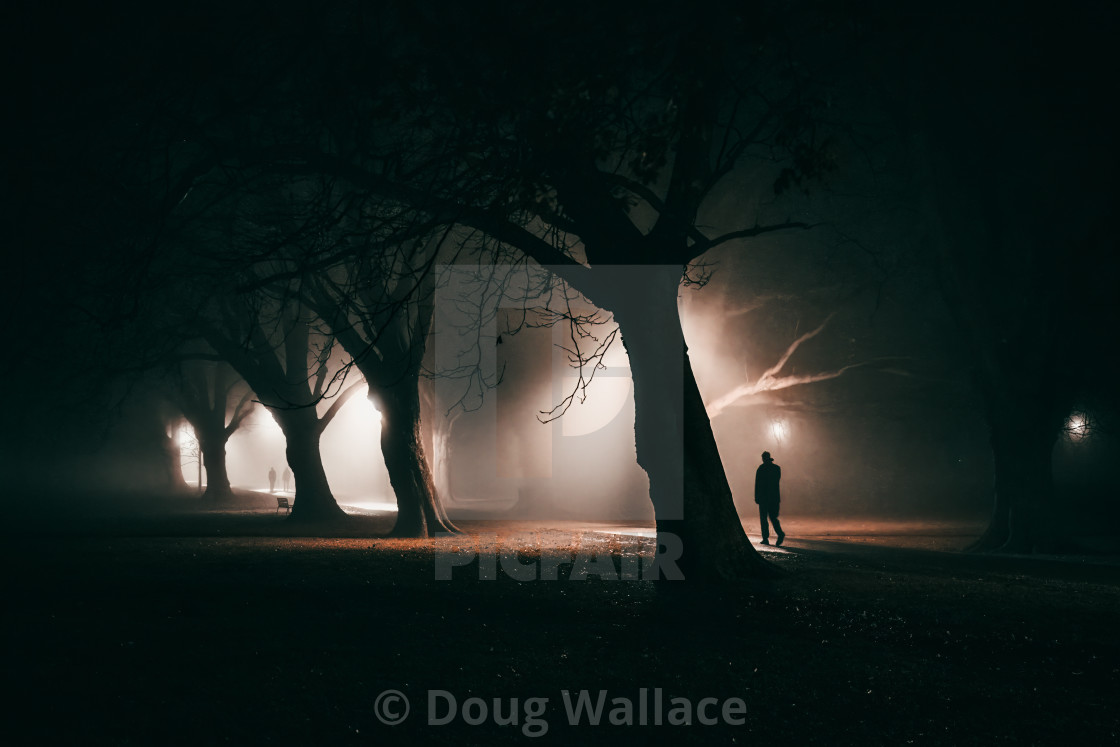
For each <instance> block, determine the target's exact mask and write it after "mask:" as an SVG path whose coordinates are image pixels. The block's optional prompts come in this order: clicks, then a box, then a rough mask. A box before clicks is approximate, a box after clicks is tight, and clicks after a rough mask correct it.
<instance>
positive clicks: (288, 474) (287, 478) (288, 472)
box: [284, 467, 292, 493]
mask: <svg viewBox="0 0 1120 747" xmlns="http://www.w3.org/2000/svg"><path fill="white" fill-rule="evenodd" d="M291 484H292V469H291V468H290V467H285V468H284V492H285V493H286V492H288V486H289V485H291Z"/></svg>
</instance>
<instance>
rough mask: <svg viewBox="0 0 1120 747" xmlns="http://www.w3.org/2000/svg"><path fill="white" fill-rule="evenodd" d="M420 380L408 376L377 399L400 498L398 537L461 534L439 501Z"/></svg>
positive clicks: (392, 478) (385, 448)
mask: <svg viewBox="0 0 1120 747" xmlns="http://www.w3.org/2000/svg"><path fill="white" fill-rule="evenodd" d="M418 386H419V377H418V376H415V375H414V376H412V377H405V378H403V379H402V380H401V381H400V382H399V383H398V384H397V385H395V386H392V387H385V388H383V389H380V390H379V391H378V392H377V394H376V396H375V397H374V398H373V399H374V402H375V404H376V405H377V406H378V407H379V409H380V410H381V453H382V455H383V456H384V457H385V468H386V469H387V470H388V471H389V481H390V483H391V484H392V486H393V493H394V494H396V497H397V523H396V524H395V525H394V526H393V531H392V536H394V537H433V536H435V534H436V533H437V532H453V531H457V530H456V529H455V526H454V525H453V524H452V523H451V521H450V520H449V519H448V518H447V513H446V512H445V511H444V509H443V504H442V503H441V502H440V501H439V499H438V495H439V494H438V493H437V492H436V486H435V481H434V480H433V479H432V471H431V468H430V467H429V466H428V459H427V455H426V453H425V451H424V445H423V440H422V437H421V432H420V398H419V393H418Z"/></svg>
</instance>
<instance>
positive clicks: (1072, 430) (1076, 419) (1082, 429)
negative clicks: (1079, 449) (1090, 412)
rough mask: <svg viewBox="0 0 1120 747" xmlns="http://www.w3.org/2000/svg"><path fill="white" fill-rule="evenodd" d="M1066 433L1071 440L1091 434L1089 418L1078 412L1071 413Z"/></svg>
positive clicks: (1080, 438)
mask: <svg viewBox="0 0 1120 747" xmlns="http://www.w3.org/2000/svg"><path fill="white" fill-rule="evenodd" d="M1066 433H1067V434H1068V435H1069V439H1070V440H1071V441H1080V440H1082V439H1083V438H1085V437H1086V436H1088V435H1089V420H1088V418H1086V417H1085V416H1084V415H1082V414H1080V413H1078V414H1075V415H1071V416H1070V418H1069V420H1067V421H1066Z"/></svg>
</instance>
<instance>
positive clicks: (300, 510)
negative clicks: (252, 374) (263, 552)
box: [272, 407, 346, 521]
mask: <svg viewBox="0 0 1120 747" xmlns="http://www.w3.org/2000/svg"><path fill="white" fill-rule="evenodd" d="M272 412H273V415H274V416H275V417H276V422H277V423H279V424H280V429H281V430H282V431H284V439H285V443H286V447H285V451H284V453H285V456H286V457H287V459H288V466H289V467H291V469H292V477H293V478H294V479H295V482H296V496H295V501H294V503H293V505H292V518H293V519H296V520H299V521H305V520H306V521H321V520H324V519H338V518H342V517H344V516H345V515H346V512H344V511H343V510H342V509H341V508H339V506H338V502H337V501H336V500H335V497H334V494H333V493H332V492H331V487H330V484H329V483H328V482H327V472H326V470H325V469H324V468H323V456H322V453H321V452H320V450H319V439H320V437H321V436H322V428H321V427H320V426H321V423H320V421H319V419H318V417H317V416H316V414H315V408H314V407H298V408H291V409H282V408H274V409H273V410H272Z"/></svg>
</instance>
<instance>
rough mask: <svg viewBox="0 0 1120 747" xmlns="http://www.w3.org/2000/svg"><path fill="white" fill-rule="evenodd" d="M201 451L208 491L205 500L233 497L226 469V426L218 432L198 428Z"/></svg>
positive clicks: (197, 435) (204, 496)
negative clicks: (202, 430) (206, 431)
mask: <svg viewBox="0 0 1120 747" xmlns="http://www.w3.org/2000/svg"><path fill="white" fill-rule="evenodd" d="M195 435H196V437H197V438H198V447H199V451H201V452H202V466H203V467H204V468H205V469H206V492H205V493H203V495H202V497H203V499H204V500H225V499H227V498H230V497H232V495H233V491H232V490H231V489H230V485H229V473H228V472H227V471H226V437H225V428H224V426H223V427H222V430H221V431H220V432H218V433H206V434H204V433H202V432H201V431H198V430H196V431H195Z"/></svg>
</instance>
